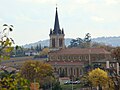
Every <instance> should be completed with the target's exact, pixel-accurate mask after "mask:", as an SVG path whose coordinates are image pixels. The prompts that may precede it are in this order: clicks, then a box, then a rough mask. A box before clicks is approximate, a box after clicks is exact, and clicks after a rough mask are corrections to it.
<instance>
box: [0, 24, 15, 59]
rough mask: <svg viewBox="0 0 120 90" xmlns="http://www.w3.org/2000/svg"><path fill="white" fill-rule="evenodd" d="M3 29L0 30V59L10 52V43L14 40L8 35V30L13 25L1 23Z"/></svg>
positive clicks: (6, 56) (11, 48) (7, 56)
mask: <svg viewBox="0 0 120 90" xmlns="http://www.w3.org/2000/svg"><path fill="white" fill-rule="evenodd" d="M3 28H4V29H3V30H2V31H1V32H0V60H2V59H8V58H9V55H10V52H11V51H12V50H13V47H12V44H14V40H13V39H12V38H10V37H8V35H9V32H11V31H12V30H13V25H10V26H9V25H7V24H4V25H3Z"/></svg>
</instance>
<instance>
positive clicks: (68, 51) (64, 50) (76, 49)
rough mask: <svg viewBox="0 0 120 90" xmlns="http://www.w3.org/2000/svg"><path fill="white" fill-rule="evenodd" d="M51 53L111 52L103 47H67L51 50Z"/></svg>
mask: <svg viewBox="0 0 120 90" xmlns="http://www.w3.org/2000/svg"><path fill="white" fill-rule="evenodd" d="M49 54H110V52H108V51H106V50H105V49H103V48H85V49H82V48H67V49H61V50H58V51H53V52H50V53H49Z"/></svg>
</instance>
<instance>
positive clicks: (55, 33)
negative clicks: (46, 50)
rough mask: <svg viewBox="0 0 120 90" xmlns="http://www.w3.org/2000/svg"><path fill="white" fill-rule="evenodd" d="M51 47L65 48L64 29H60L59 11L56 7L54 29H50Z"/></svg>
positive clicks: (55, 48)
mask: <svg viewBox="0 0 120 90" xmlns="http://www.w3.org/2000/svg"><path fill="white" fill-rule="evenodd" d="M49 36H50V49H53V50H59V49H63V48H65V40H64V36H65V34H64V30H63V29H62V30H61V29H60V25H59V19H58V12H57V7H56V13H55V23H54V29H53V30H52V29H50V34H49Z"/></svg>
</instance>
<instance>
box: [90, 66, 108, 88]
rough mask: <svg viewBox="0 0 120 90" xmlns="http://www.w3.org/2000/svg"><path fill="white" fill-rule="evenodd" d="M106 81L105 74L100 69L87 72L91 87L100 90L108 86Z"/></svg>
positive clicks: (106, 76)
mask: <svg viewBox="0 0 120 90" xmlns="http://www.w3.org/2000/svg"><path fill="white" fill-rule="evenodd" d="M108 79H109V78H108V75H107V72H105V71H104V70H102V69H99V68H97V69H94V70H92V71H91V72H89V80H90V81H91V83H92V85H93V86H95V87H97V86H98V87H99V90H102V87H106V86H107V85H108Z"/></svg>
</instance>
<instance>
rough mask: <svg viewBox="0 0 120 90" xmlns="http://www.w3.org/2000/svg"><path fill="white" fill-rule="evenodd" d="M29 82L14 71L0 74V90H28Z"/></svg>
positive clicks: (3, 71) (4, 71)
mask: <svg viewBox="0 0 120 90" xmlns="http://www.w3.org/2000/svg"><path fill="white" fill-rule="evenodd" d="M29 85H30V84H29V81H28V80H27V79H24V78H22V77H21V76H20V74H19V73H16V72H15V71H12V72H8V71H6V70H4V69H3V70H2V72H1V73H0V90H29Z"/></svg>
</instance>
